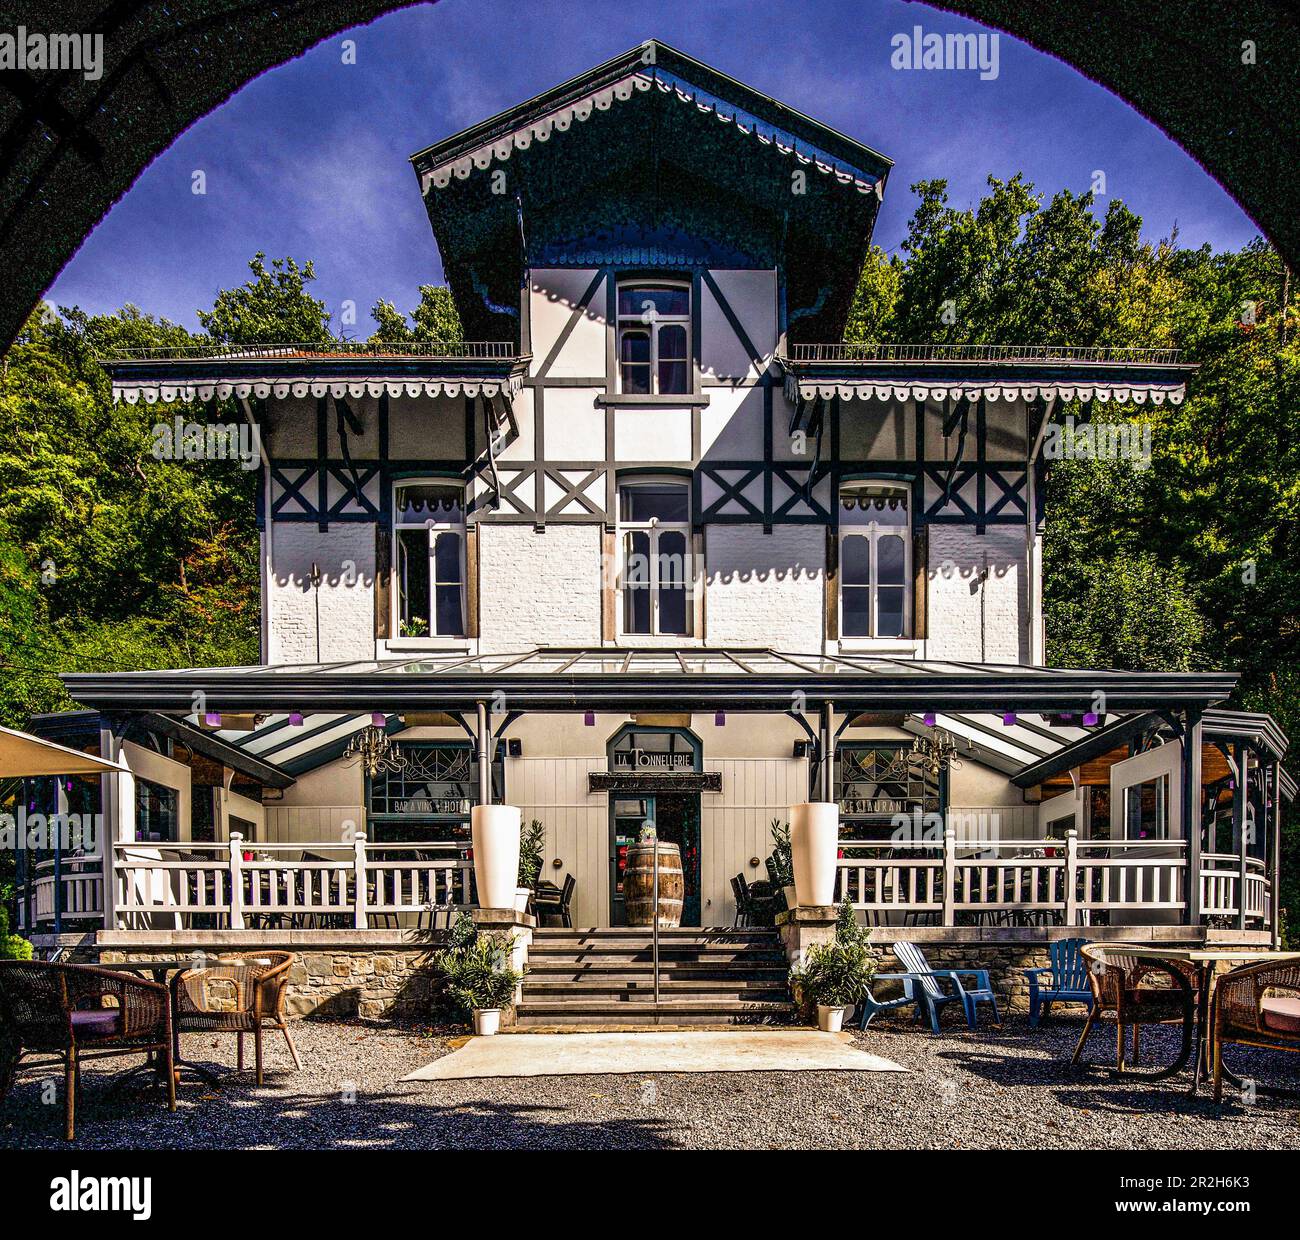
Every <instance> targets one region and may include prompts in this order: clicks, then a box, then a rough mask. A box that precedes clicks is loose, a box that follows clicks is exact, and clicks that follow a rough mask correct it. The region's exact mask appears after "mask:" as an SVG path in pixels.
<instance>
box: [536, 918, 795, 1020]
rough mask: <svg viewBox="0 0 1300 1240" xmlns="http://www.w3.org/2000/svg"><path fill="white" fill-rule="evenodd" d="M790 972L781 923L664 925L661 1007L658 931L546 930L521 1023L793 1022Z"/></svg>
mask: <svg viewBox="0 0 1300 1240" xmlns="http://www.w3.org/2000/svg"><path fill="white" fill-rule="evenodd" d="M786 972H787V970H786V960H785V952H784V951H783V949H782V947H781V941H780V939H779V938H778V937H777V935H776V931H774V930H765V929H757V930H730V929H723V930H709V929H703V930H701V929H687V928H684V929H678V930H661V931H660V932H659V1006H658V1010H657V1013H656V1008H655V1002H654V954H653V946H652V942H651V935H650V931H649V930H646V929H639V928H623V927H618V928H610V929H599V930H568V929H565V930H556V929H539V930H536V931H534V932H533V943H532V947H531V948H530V949H529V952H528V975H527V977H526V978H525V979H524V986H523V999H522V1001H521V1002H520V1004H519V1009H518V1023H519V1026H520V1027H521V1028H525V1029H527V1028H539V1027H543V1026H549V1025H653V1024H656V1023H657V1024H660V1025H731V1024H784V1023H788V1022H789V1021H790V1020H791V1019H792V1018H793V1016H794V1005H793V1003H791V1001H790V990H789V987H788V986H787V984H786ZM656 1015H657V1016H658V1020H657V1021H656V1019H655V1018H656Z"/></svg>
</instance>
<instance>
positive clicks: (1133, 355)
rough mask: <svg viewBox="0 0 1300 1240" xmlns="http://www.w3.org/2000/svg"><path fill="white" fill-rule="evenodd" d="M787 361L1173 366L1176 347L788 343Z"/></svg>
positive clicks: (1175, 358) (1176, 361) (1177, 358)
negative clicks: (1078, 363) (1108, 363)
mask: <svg viewBox="0 0 1300 1240" xmlns="http://www.w3.org/2000/svg"><path fill="white" fill-rule="evenodd" d="M784 360H786V361H791V362H1093V363H1107V362H1111V363H1120V364H1129V365H1133V364H1138V365H1142V364H1145V365H1153V366H1154V365H1176V364H1177V363H1178V360H1179V350H1177V349H1155V348H1144V347H1128V346H1125V347H1113V346H1109V345H1106V346H1096V345H1072V344H1062V345H1056V344H845V343H842V342H841V343H838V344H792V345H790V346H789V352H788V355H787V356H786V358H785V359H784Z"/></svg>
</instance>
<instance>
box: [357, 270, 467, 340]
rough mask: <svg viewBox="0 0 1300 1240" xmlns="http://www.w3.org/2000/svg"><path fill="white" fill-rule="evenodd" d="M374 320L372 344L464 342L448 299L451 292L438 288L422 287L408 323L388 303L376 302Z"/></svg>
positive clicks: (463, 334)
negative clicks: (427, 341)
mask: <svg viewBox="0 0 1300 1240" xmlns="http://www.w3.org/2000/svg"><path fill="white" fill-rule="evenodd" d="M370 317H371V318H372V319H374V320H375V325H376V326H375V332H374V334H373V335H372V336H371V337H370V341H371V343H372V344H402V343H406V342H409V341H425V340H437V341H441V342H442V343H444V344H460V343H461V342H462V341H463V340H464V339H465V333H464V331H463V329H462V328H461V324H460V315H459V314H457V313H456V305H455V303H454V302H453V301H452V299H451V290H450V289H448V288H443V287H442V286H441V285H435V284H421V285H420V304H419V305H418V306H416V307H415V309H414V310H412V311H411V319H410V322H408V321H407V318H406V316H405V315H404V314H403V313H402V312H401V311H400V310H399V309H398V308H397V307H396V306H395V305H393V303H392V302H391V301H380V302H376V303H375V305H374V307H373V308H372V309H371V311H370Z"/></svg>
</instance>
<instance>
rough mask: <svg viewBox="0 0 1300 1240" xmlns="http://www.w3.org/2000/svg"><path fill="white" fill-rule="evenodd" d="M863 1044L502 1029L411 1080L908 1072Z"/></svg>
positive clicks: (810, 1037)
mask: <svg viewBox="0 0 1300 1240" xmlns="http://www.w3.org/2000/svg"><path fill="white" fill-rule="evenodd" d="M906 1070H907V1069H905V1068H903V1067H902V1066H901V1065H900V1064H896V1063H894V1062H893V1061H892V1060H889V1059H883V1058H881V1057H880V1056H879V1055H871V1054H868V1053H867V1052H866V1051H860V1050H858V1049H857V1048H856V1047H854V1046H853V1045H852V1039H851V1038H850V1037H849V1035H848V1034H847V1033H822V1032H820V1031H819V1030H816V1029H790V1030H781V1031H777V1030H749V1029H735V1030H727V1031H725V1032H724V1031H703V1032H701V1031H698V1030H694V1029H692V1030H681V1031H671V1032H664V1031H662V1030H655V1031H653V1032H644V1033H499V1034H496V1035H495V1036H494V1037H490V1038H470V1039H469V1040H468V1041H467V1042H466V1043H465V1044H464V1045H463V1046H461V1047H460V1048H459V1049H457V1050H454V1051H452V1052H451V1054H450V1055H444V1056H443V1057H442V1058H441V1059H435V1060H434V1061H433V1063H431V1064H427V1065H426V1066H425V1067H423V1068H418V1069H417V1070H416V1071H414V1072H412V1073H411V1074H410V1075H409V1076H405V1077H403V1078H402V1079H403V1080H406V1081H459V1080H472V1079H475V1078H479V1077H508V1076H605V1075H635V1076H641V1075H644V1074H646V1073H652V1072H905V1071H906Z"/></svg>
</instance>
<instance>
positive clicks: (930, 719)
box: [924, 710, 934, 728]
mask: <svg viewBox="0 0 1300 1240" xmlns="http://www.w3.org/2000/svg"><path fill="white" fill-rule="evenodd" d="M924 721H925V726H926V727H927V728H932V727H934V711H932V710H931V711H927V712H926V714H925V717H924Z"/></svg>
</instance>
